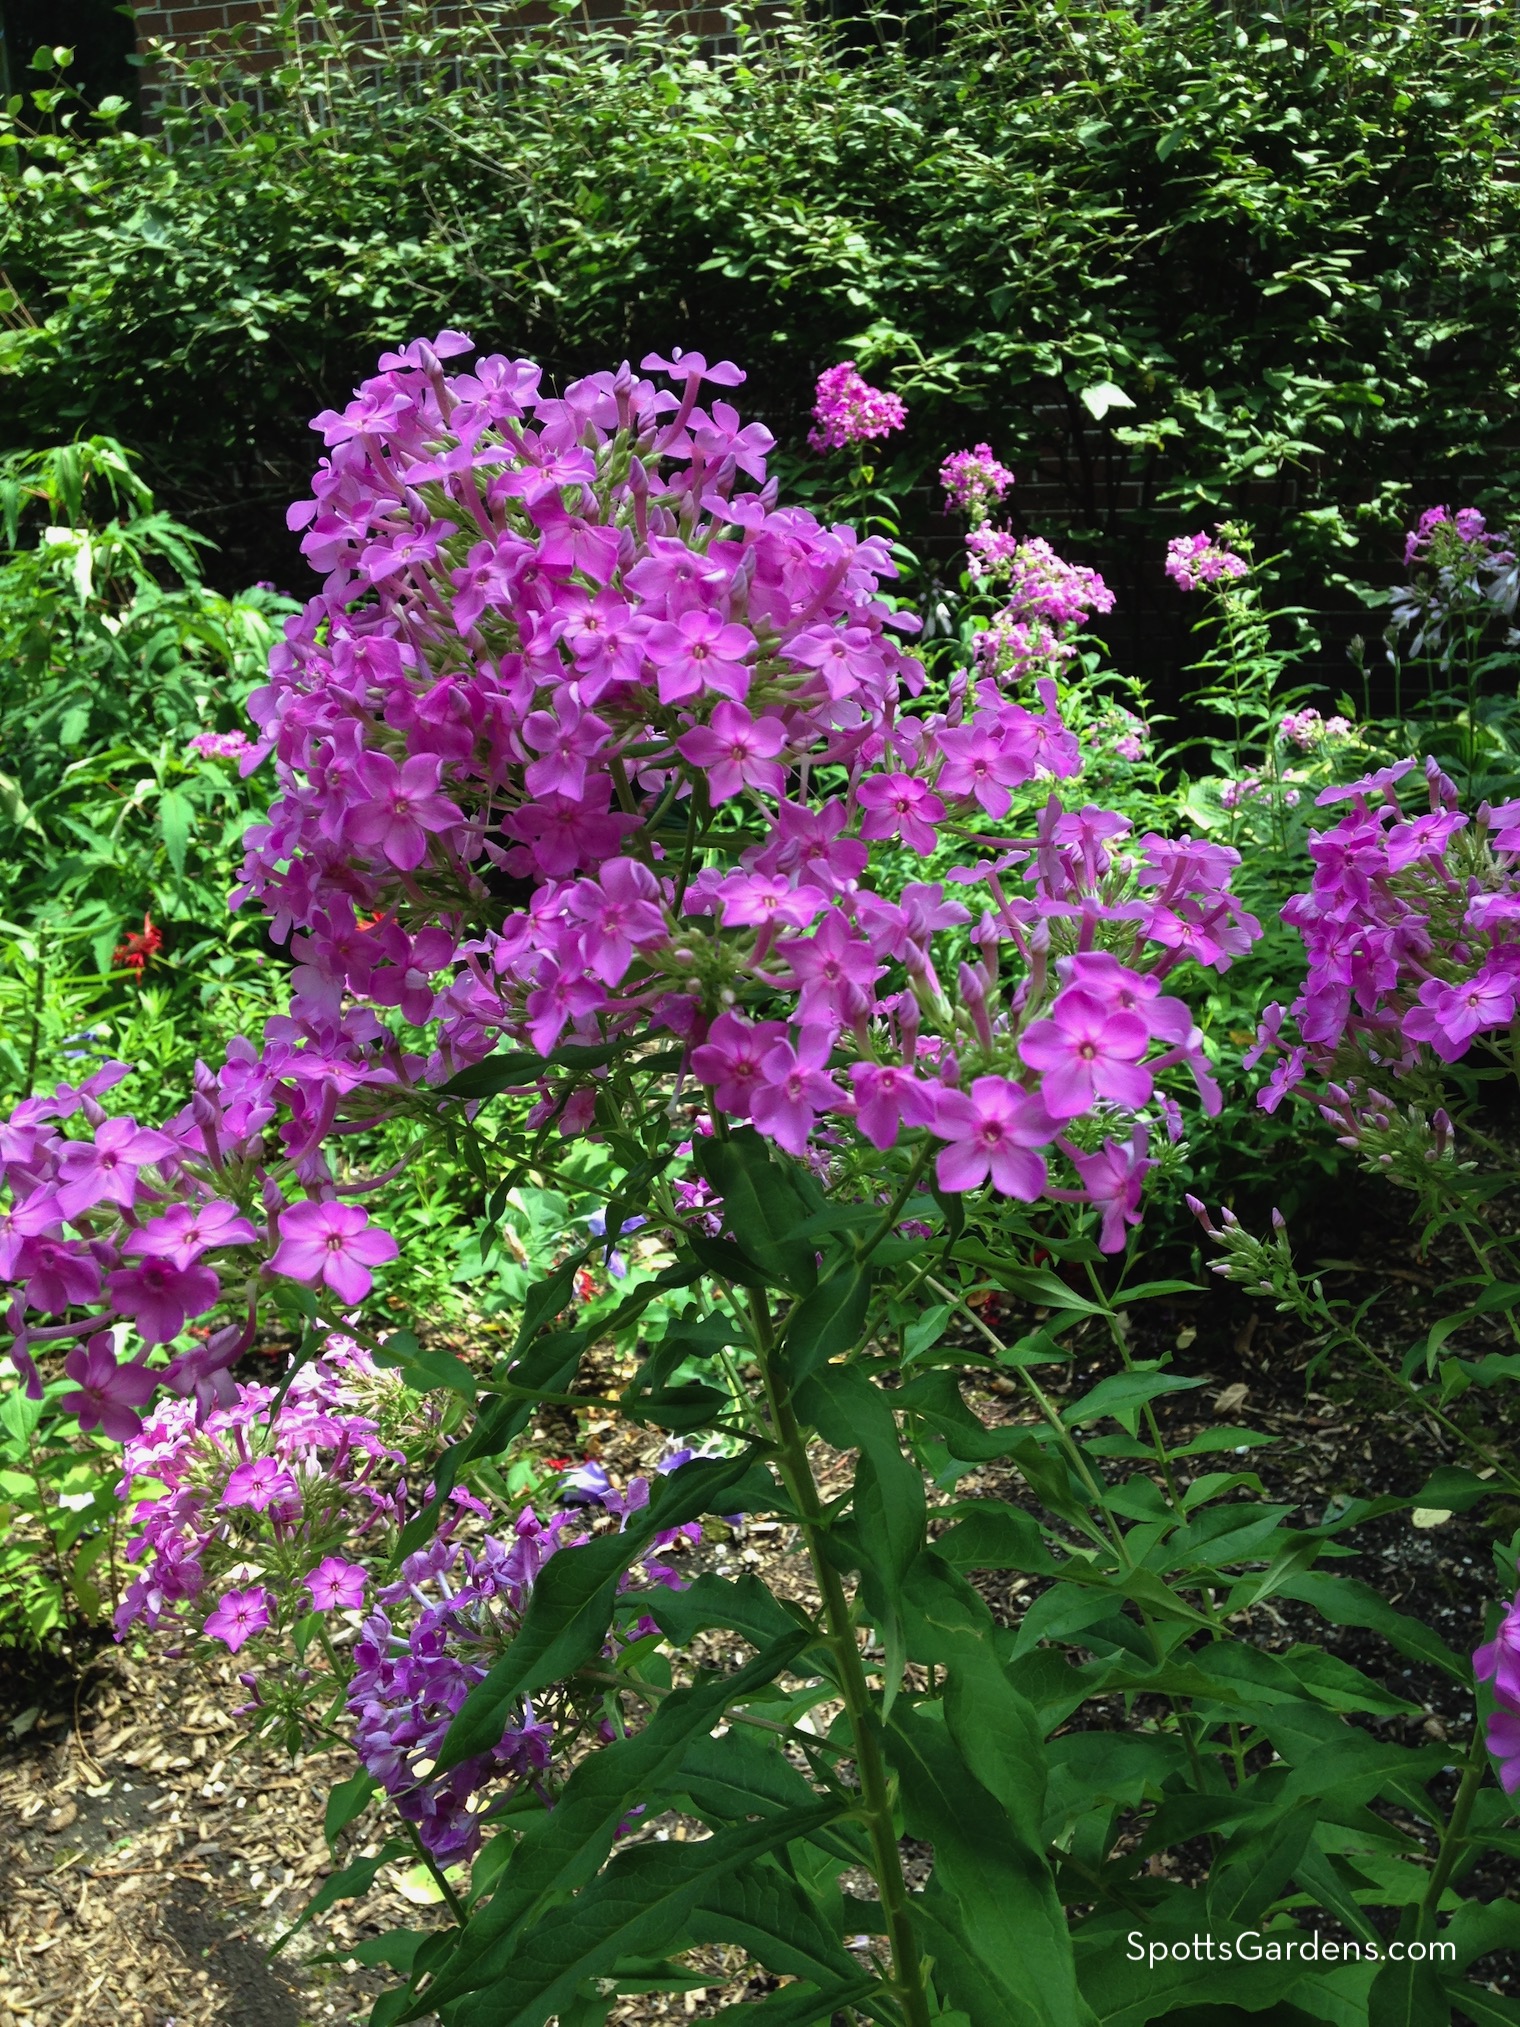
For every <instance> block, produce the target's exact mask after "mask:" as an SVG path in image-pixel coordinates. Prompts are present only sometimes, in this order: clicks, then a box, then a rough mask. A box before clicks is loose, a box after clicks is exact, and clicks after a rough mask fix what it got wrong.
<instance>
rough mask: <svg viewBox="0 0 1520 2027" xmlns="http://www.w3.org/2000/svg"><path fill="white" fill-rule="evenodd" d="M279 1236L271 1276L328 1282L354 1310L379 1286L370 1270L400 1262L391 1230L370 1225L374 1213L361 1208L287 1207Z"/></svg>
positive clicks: (310, 1282)
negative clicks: (374, 1285) (388, 1263)
mask: <svg viewBox="0 0 1520 2027" xmlns="http://www.w3.org/2000/svg"><path fill="white" fill-rule="evenodd" d="M279 1232H280V1243H279V1245H278V1246H277V1247H276V1249H275V1252H274V1256H273V1258H272V1259H271V1260H270V1262H269V1267H270V1272H271V1273H274V1274H284V1275H286V1276H287V1277H288V1278H289V1279H290V1280H292V1281H301V1282H304V1283H305V1285H306V1286H307V1287H309V1288H310V1287H314V1286H315V1285H316V1284H317V1283H318V1282H319V1281H322V1282H325V1283H326V1284H327V1286H328V1287H329V1288H331V1290H332V1291H333V1293H334V1295H336V1296H337V1298H338V1300H339V1301H340V1302H342V1303H344V1304H345V1305H347V1306H348V1307H352V1306H353V1305H354V1304H356V1303H359V1302H362V1301H363V1300H364V1298H365V1296H366V1295H368V1293H369V1291H370V1288H371V1287H372V1286H373V1283H374V1277H373V1275H372V1274H371V1273H370V1271H369V1270H370V1268H371V1267H379V1266H382V1265H383V1264H384V1263H385V1262H386V1261H387V1260H394V1259H395V1257H396V1255H397V1253H398V1251H399V1250H400V1249H399V1248H398V1246H397V1244H396V1241H395V1240H394V1239H393V1238H392V1237H391V1235H390V1233H389V1232H383V1231H380V1230H379V1229H378V1228H377V1227H375V1226H372V1225H371V1224H370V1221H369V1212H368V1211H366V1210H364V1209H362V1208H361V1206H360V1205H358V1204H344V1203H331V1202H329V1203H321V1202H318V1201H317V1200H316V1199H315V1198H308V1199H307V1200H306V1201H305V1202H304V1203H298V1204H290V1205H287V1207H286V1208H285V1209H284V1210H283V1211H281V1213H280V1218H279Z"/></svg>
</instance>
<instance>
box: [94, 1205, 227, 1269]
mask: <svg viewBox="0 0 1520 2027" xmlns="http://www.w3.org/2000/svg"><path fill="white" fill-rule="evenodd" d="M257 1238H258V1233H257V1232H256V1231H255V1230H254V1228H253V1226H252V1225H251V1224H250V1223H249V1222H248V1220H247V1218H245V1217H244V1216H243V1214H242V1212H241V1211H239V1209H238V1208H237V1206H236V1204H229V1203H222V1202H220V1201H217V1202H213V1203H209V1204H197V1205H194V1206H192V1205H189V1204H172V1205H171V1206H170V1207H169V1209H168V1210H166V1211H165V1212H164V1213H163V1214H162V1216H161V1217H156V1218H150V1219H149V1221H148V1223H147V1224H145V1225H140V1226H139V1227H138V1229H137V1230H136V1231H135V1232H133V1233H132V1235H131V1237H130V1238H129V1239H128V1240H127V1243H126V1246H125V1247H124V1249H123V1250H124V1251H126V1252H128V1253H148V1254H152V1255H156V1256H158V1257H159V1258H162V1259H167V1260H171V1261H173V1263H174V1265H175V1266H177V1267H189V1266H192V1265H193V1264H194V1263H195V1261H196V1260H198V1259H199V1258H200V1256H201V1254H202V1253H205V1252H210V1251H211V1250H212V1249H213V1248H214V1247H217V1246H251V1245H253V1243H254V1242H255V1240H256V1239H257Z"/></svg>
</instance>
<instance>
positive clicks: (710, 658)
mask: <svg viewBox="0 0 1520 2027" xmlns="http://www.w3.org/2000/svg"><path fill="white" fill-rule="evenodd" d="M754 650H755V636H754V635H753V634H752V633H751V632H750V630H749V628H748V627H747V626H738V625H735V624H733V623H731V622H725V621H724V620H722V619H721V618H720V617H719V616H718V614H717V613H715V612H707V611H704V610H702V609H700V608H699V609H697V610H695V611H692V612H683V613H682V614H681V615H680V617H679V618H678V619H676V620H675V621H673V622H670V621H662V622H661V623H660V624H659V625H658V626H655V627H653V628H651V630H650V632H649V634H648V636H647V638H646V639H645V642H644V652H645V654H646V655H648V657H649V659H650V661H651V662H653V663H654V666H655V669H656V671H657V672H658V673H657V683H658V687H659V693H660V702H661V703H662V704H676V703H680V702H682V701H684V700H685V699H687V698H690V697H699V696H700V695H701V694H702V692H703V691H704V690H717V691H719V692H720V693H721V694H722V695H723V696H725V697H728V698H730V699H731V700H732V701H733V702H735V703H737V702H738V701H739V700H740V699H741V698H742V697H744V695H745V694H746V692H747V691H748V689H749V684H750V671H749V668H748V666H747V664H746V661H745V657H746V656H747V655H750V654H753V652H754Z"/></svg>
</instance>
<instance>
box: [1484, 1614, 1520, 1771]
mask: <svg viewBox="0 0 1520 2027" xmlns="http://www.w3.org/2000/svg"><path fill="white" fill-rule="evenodd" d="M1473 1673H1474V1675H1476V1676H1477V1678H1478V1680H1479V1681H1480V1682H1491V1683H1492V1684H1493V1685H1494V1707H1493V1709H1492V1711H1490V1713H1489V1717H1488V1724H1487V1727H1486V1730H1485V1743H1486V1744H1487V1746H1488V1749H1489V1751H1490V1752H1491V1753H1492V1754H1493V1756H1494V1758H1495V1759H1496V1760H1497V1761H1498V1763H1499V1785H1500V1787H1501V1788H1503V1790H1504V1792H1505V1794H1506V1795H1513V1794H1514V1793H1515V1791H1516V1789H1520V1598H1515V1599H1514V1600H1513V1601H1512V1603H1511V1604H1510V1606H1509V1608H1508V1610H1507V1611H1506V1612H1505V1614H1504V1617H1503V1618H1502V1619H1501V1620H1500V1622H1499V1626H1498V1630H1497V1631H1496V1632H1495V1634H1494V1637H1493V1639H1492V1640H1489V1641H1487V1642H1485V1644H1484V1645H1483V1646H1481V1647H1480V1648H1479V1649H1478V1651H1477V1652H1476V1653H1475V1654H1474V1655H1473Z"/></svg>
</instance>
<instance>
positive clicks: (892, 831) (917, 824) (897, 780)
mask: <svg viewBox="0 0 1520 2027" xmlns="http://www.w3.org/2000/svg"><path fill="white" fill-rule="evenodd" d="M857 800H858V801H859V803H860V806H861V808H862V810H864V812H865V815H864V816H863V817H862V819H861V824H860V835H861V836H862V838H895V837H900V838H901V839H902V841H903V843H904V844H905V845H907V846H908V847H909V848H910V849H911V850H912V851H915V852H919V853H921V854H922V855H923V856H924V857H925V858H928V857H929V855H930V854H931V853H932V852H933V850H934V848H935V846H936V844H937V843H938V842H939V840H938V839H937V837H936V836H935V828H934V827H935V825H936V824H939V823H943V822H944V818H945V805H944V804H943V803H942V802H941V801H940V799H939V797H938V796H937V795H936V794H935V793H934V791H933V789H931V788H930V786H929V784H928V782H927V781H920V780H919V779H918V777H917V776H916V775H912V774H901V773H893V774H872V775H868V776H867V777H866V779H865V780H864V781H863V782H862V783H861V784H860V787H859V790H858V791H857Z"/></svg>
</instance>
